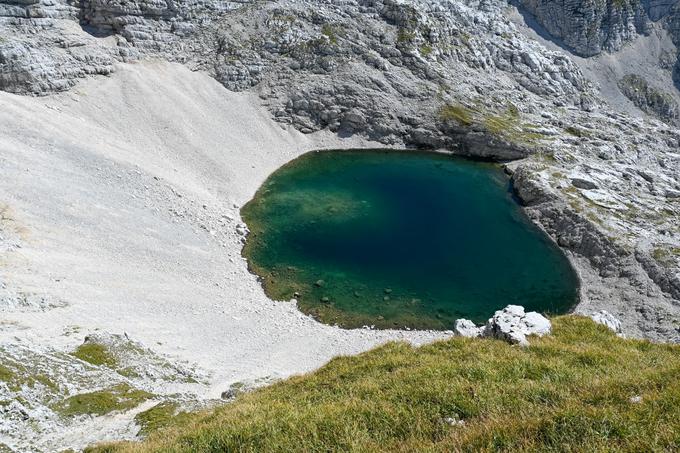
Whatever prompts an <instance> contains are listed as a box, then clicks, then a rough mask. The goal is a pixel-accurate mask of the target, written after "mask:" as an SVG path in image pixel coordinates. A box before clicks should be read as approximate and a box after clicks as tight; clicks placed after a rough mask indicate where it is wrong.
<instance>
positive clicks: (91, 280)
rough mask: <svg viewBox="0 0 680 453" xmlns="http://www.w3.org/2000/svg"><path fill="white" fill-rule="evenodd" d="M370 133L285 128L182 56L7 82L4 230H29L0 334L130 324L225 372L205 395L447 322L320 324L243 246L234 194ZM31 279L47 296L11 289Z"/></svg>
mask: <svg viewBox="0 0 680 453" xmlns="http://www.w3.org/2000/svg"><path fill="white" fill-rule="evenodd" d="M366 146H371V144H370V143H366V142H363V141H360V140H349V139H339V138H337V137H334V136H331V135H328V134H313V135H303V134H300V133H299V132H297V131H295V130H293V129H284V128H282V126H281V125H279V124H278V123H275V122H274V121H272V120H271V119H270V116H269V114H268V113H267V112H266V111H265V109H264V108H262V107H260V106H259V99H257V98H256V97H254V96H253V95H250V94H242V93H232V92H229V91H227V90H226V89H225V88H223V87H222V86H221V85H219V84H218V83H217V82H216V81H214V80H213V79H211V78H210V77H208V76H207V75H205V74H201V73H193V72H190V71H189V70H188V69H186V68H185V67H183V66H181V65H173V64H167V63H144V64H134V65H124V66H121V67H120V68H118V71H117V72H116V73H115V74H114V75H113V76H112V77H110V78H96V79H89V80H86V81H85V82H83V83H82V84H81V85H79V86H78V87H76V89H74V90H73V91H71V92H69V93H67V94H62V95H57V96H52V97H46V98H27V97H19V96H15V95H11V94H7V93H0V206H4V207H5V208H9V209H5V212H6V213H8V214H6V215H5V216H4V217H5V218H4V220H3V221H2V225H0V242H2V241H3V240H4V241H9V240H12V241H14V243H18V244H19V245H20V247H5V248H9V251H4V252H3V247H0V287H2V291H3V293H1V294H0V296H2V297H4V299H2V298H0V301H2V302H3V303H4V305H3V306H0V315H1V317H2V319H3V323H2V328H0V343H13V342H19V343H22V344H23V345H31V344H36V345H38V344H40V345H52V346H54V347H55V348H57V349H59V350H64V351H68V350H72V349H73V348H75V347H76V346H77V345H78V344H80V343H81V342H82V340H83V337H84V336H85V334H86V333H87V332H90V331H94V330H95V329H101V330H103V331H107V332H113V333H123V332H126V333H127V334H128V335H129V336H130V338H132V339H135V340H138V341H141V342H142V343H144V344H145V345H146V346H148V347H150V348H152V349H154V351H156V352H158V353H160V354H165V355H168V356H170V357H172V358H174V359H177V360H186V361H189V362H192V363H195V364H197V365H198V367H199V368H201V369H203V370H205V371H207V372H209V373H211V375H212V377H211V383H210V385H209V386H206V387H205V388H204V390H203V392H204V393H203V394H202V395H201V396H202V397H219V395H220V393H221V392H222V391H223V390H225V389H226V388H227V387H228V386H229V384H230V383H232V382H236V381H243V380H249V379H255V378H260V377H266V376H270V377H283V376H288V375H291V374H295V373H300V372H305V371H308V370H312V369H314V368H316V367H318V366H320V365H322V364H323V363H324V362H326V361H328V360H329V359H330V358H332V357H333V356H336V355H339V354H354V353H357V352H360V351H363V350H366V349H368V348H371V347H373V346H375V345H377V344H379V343H381V342H384V341H386V340H389V339H397V338H406V339H409V340H412V341H414V342H416V343H421V342H425V341H430V340H432V339H434V338H437V337H441V336H442V335H443V334H442V333H433V332H400V331H370V330H342V329H338V328H334V327H330V326H326V325H322V324H319V323H317V322H315V321H314V320H312V319H311V318H308V317H306V316H304V315H302V314H301V313H300V312H299V311H297V309H296V308H295V306H294V305H293V303H287V302H272V301H270V300H268V299H267V297H266V296H265V295H264V293H263V291H262V289H261V287H260V285H259V283H258V282H257V280H256V278H255V277H254V276H253V275H251V274H250V273H249V272H248V270H247V267H246V263H245V261H244V260H243V259H242V258H241V256H240V249H241V243H240V237H239V236H238V235H237V234H236V233H235V225H236V222H237V221H238V209H237V208H235V205H236V206H241V205H242V204H243V203H245V202H246V201H247V200H248V199H249V198H250V197H251V196H252V194H253V193H254V192H255V190H256V189H257V188H258V186H259V185H260V184H261V183H262V182H263V180H264V179H265V178H266V177H267V175H268V174H270V173H271V172H272V171H273V170H275V169H276V168H277V167H278V166H280V165H281V164H283V163H284V162H286V161H288V160H290V159H292V158H294V157H295V156H297V155H299V154H301V153H303V152H305V151H309V150H312V149H319V148H338V147H366ZM223 215H227V216H233V217H234V220H233V221H232V220H230V219H229V218H228V217H222V216H223ZM2 228H4V229H2ZM3 238H4V239H3ZM17 293H23V294H27V295H31V297H32V298H31V300H33V301H34V303H31V304H23V305H22V304H18V306H17V305H16V304H15V305H11V304H9V302H8V301H10V300H11V297H9V296H8V294H17ZM3 294H4V296H3ZM36 300H37V302H35V301H36ZM64 304H65V306H63V307H60V308H50V309H46V308H45V306H49V305H57V306H58V305H64ZM71 326H79V327H80V328H81V329H80V330H79V332H80V333H79V334H77V335H69V336H67V335H64V332H65V331H67V330H69V329H71V330H72V328H71ZM57 437H58V436H57ZM71 437H72V436H71ZM57 443H58V442H57ZM53 445H56V444H53Z"/></svg>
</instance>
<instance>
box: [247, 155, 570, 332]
mask: <svg viewBox="0 0 680 453" xmlns="http://www.w3.org/2000/svg"><path fill="white" fill-rule="evenodd" d="M508 184H509V182H508V178H507V177H506V176H505V175H504V173H503V172H502V170H501V169H500V168H499V166H497V165H494V164H488V163H479V162H471V161H468V160H464V159H459V158H453V157H450V156H444V155H438V154H430V153H414V152H411V153H409V152H394V151H364V150H362V151H327V152H314V153H309V154H306V155H304V156H302V157H300V158H299V159H296V160H294V161H292V162H290V163H289V164H287V165H285V166H284V167H282V168H280V169H279V170H277V171H276V172H275V173H274V174H272V175H271V176H270V177H269V179H268V180H267V181H266V182H265V183H264V185H263V186H262V187H261V188H260V190H259V191H258V193H257V195H256V196H255V198H254V199H253V200H252V201H250V202H249V203H248V204H247V205H246V206H245V207H244V208H243V210H242V216H243V218H244V220H245V221H246V223H247V225H248V227H249V228H250V230H251V234H250V235H249V237H248V240H247V243H246V246H245V249H244V255H245V256H246V257H247V258H248V260H249V263H250V267H251V269H252V270H253V271H254V272H256V273H257V274H258V275H259V276H261V277H262V281H263V284H264V287H265V290H266V292H267V294H268V295H269V296H270V297H272V298H274V299H277V300H288V299H291V298H293V297H295V298H297V299H298V305H299V307H300V309H301V310H303V311H304V312H305V313H310V314H312V315H313V316H315V317H316V318H318V319H319V320H321V321H323V322H326V323H330V324H336V323H337V324H339V325H341V326H344V327H359V326H363V325H375V326H376V327H381V328H388V327H399V328H402V327H411V328H431V329H449V328H451V327H452V326H453V322H454V321H455V320H456V319H457V318H468V319H472V320H473V321H476V322H483V321H485V320H486V319H488V318H489V316H490V315H492V314H493V312H494V311H495V310H497V309H499V308H502V307H504V306H506V305H508V304H518V305H523V306H524V307H525V308H526V309H528V310H536V311H539V312H544V313H553V314H555V313H563V312H565V311H567V310H569V308H571V306H572V305H573V304H574V303H575V302H576V294H577V286H578V283H577V279H576V276H575V274H574V271H573V270H572V268H571V266H570V265H569V263H568V261H567V259H566V258H565V256H564V255H563V254H562V253H561V251H560V250H559V249H558V248H557V247H556V246H555V245H554V244H553V243H552V242H550V240H549V239H548V238H547V237H546V236H545V234H544V233H542V232H541V231H540V230H539V229H538V228H536V227H535V226H534V225H533V224H531V223H530V221H529V220H528V219H527V218H526V216H525V214H524V213H523V212H522V210H521V209H520V207H519V206H518V205H517V203H516V202H515V201H514V200H513V199H512V196H511V194H510V192H509V190H508Z"/></svg>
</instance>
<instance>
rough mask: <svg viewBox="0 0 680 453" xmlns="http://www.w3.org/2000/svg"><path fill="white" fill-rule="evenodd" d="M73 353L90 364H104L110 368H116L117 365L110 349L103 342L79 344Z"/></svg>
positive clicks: (116, 360)
mask: <svg viewBox="0 0 680 453" xmlns="http://www.w3.org/2000/svg"><path fill="white" fill-rule="evenodd" d="M73 355H74V356H75V357H78V358H79V359H80V360H83V361H85V362H88V363H91V364H92V365H97V366H105V367H108V368H111V369H116V368H117V367H118V359H116V357H115V356H114V355H113V354H112V353H111V351H109V349H108V348H107V347H106V346H105V345H103V344H99V343H84V344H81V345H80V346H78V349H76V350H75V351H74V352H73Z"/></svg>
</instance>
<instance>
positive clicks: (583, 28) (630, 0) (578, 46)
mask: <svg viewBox="0 0 680 453" xmlns="http://www.w3.org/2000/svg"><path fill="white" fill-rule="evenodd" d="M521 4H522V6H524V7H525V8H526V9H527V10H528V11H529V12H531V13H532V14H533V15H534V16H535V17H536V20H537V21H538V22H539V23H540V24H541V25H542V26H543V27H545V29H546V30H547V31H548V33H550V34H551V35H552V36H554V37H555V38H558V39H559V40H561V41H562V42H564V44H565V45H566V46H568V47H569V48H570V49H572V50H573V51H574V52H575V53H577V54H578V55H582V56H585V57H589V56H593V55H597V54H599V53H600V52H603V51H614V50H619V49H620V48H621V47H622V46H623V45H624V44H625V43H626V42H629V41H631V40H633V39H635V38H636V37H637V36H638V34H641V33H648V32H649V29H650V19H649V17H648V15H647V12H646V10H645V8H644V5H643V4H642V3H641V2H639V1H638V0H603V1H601V0H557V1H555V0H521ZM653 11H654V16H655V17H656V16H657V15H662V14H665V12H666V4H665V3H662V2H656V3H655V5H654V9H653Z"/></svg>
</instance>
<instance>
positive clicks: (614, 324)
mask: <svg viewBox="0 0 680 453" xmlns="http://www.w3.org/2000/svg"><path fill="white" fill-rule="evenodd" d="M589 318H590V319H592V320H593V321H595V322H596V323H598V324H602V325H603V326H607V327H608V328H609V329H611V330H613V331H614V332H616V333H621V321H619V320H618V319H616V317H615V316H614V315H612V314H611V313H609V312H608V311H607V310H600V311H598V312H594V313H592V314H591V315H590V316H589Z"/></svg>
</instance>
